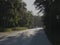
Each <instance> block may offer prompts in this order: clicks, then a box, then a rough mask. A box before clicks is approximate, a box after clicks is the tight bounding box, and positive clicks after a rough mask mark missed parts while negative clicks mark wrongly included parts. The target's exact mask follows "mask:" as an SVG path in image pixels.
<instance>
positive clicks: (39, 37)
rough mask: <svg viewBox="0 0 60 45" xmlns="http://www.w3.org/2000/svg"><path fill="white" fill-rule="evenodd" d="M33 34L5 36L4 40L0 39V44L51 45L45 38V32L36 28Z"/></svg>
mask: <svg viewBox="0 0 60 45" xmlns="http://www.w3.org/2000/svg"><path fill="white" fill-rule="evenodd" d="M35 32H36V33H35V35H33V34H30V35H29V36H28V35H25V33H27V32H25V33H21V34H20V33H19V34H18V35H17V36H10V37H5V39H4V40H1V41H0V45H51V43H50V42H49V40H48V39H47V37H46V35H45V32H44V31H43V30H42V29H41V30H38V31H37V30H36V31H35Z"/></svg>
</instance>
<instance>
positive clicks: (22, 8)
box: [0, 0, 33, 31]
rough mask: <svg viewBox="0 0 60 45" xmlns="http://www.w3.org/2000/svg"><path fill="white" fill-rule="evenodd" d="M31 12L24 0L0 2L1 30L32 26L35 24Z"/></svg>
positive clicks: (0, 0) (2, 0) (1, 0)
mask: <svg viewBox="0 0 60 45" xmlns="http://www.w3.org/2000/svg"><path fill="white" fill-rule="evenodd" d="M29 12H30V11H29ZM29 12H28V11H27V9H26V3H25V2H22V0H0V28H4V29H5V28H12V27H24V26H25V27H27V24H28V26H30V25H31V24H32V23H33V22H32V21H31V20H32V18H31V16H32V14H31V13H29ZM29 21H30V22H31V24H30V22H29ZM4 29H3V30H2V31H4ZM9 30H10V29H9Z"/></svg>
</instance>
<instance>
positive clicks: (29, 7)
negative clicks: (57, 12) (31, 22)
mask: <svg viewBox="0 0 60 45" xmlns="http://www.w3.org/2000/svg"><path fill="white" fill-rule="evenodd" d="M23 1H24V2H25V3H26V4H27V6H26V8H27V10H29V11H32V13H33V14H34V15H38V14H37V12H38V11H39V10H37V9H36V8H35V6H34V1H35V0H23ZM40 15H42V13H41V14H40Z"/></svg>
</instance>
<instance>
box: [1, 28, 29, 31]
mask: <svg viewBox="0 0 60 45" xmlns="http://www.w3.org/2000/svg"><path fill="white" fill-rule="evenodd" d="M26 29H28V28H27V27H13V28H4V29H0V30H3V31H1V32H12V31H20V30H26Z"/></svg>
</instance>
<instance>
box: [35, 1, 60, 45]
mask: <svg viewBox="0 0 60 45" xmlns="http://www.w3.org/2000/svg"><path fill="white" fill-rule="evenodd" d="M34 4H35V5H36V7H37V8H38V9H40V12H41V11H42V10H44V13H45V14H44V20H43V22H44V25H45V32H46V34H47V36H48V39H49V40H50V41H51V42H52V43H53V45H60V38H59V36H58V35H59V34H60V31H59V29H60V23H59V22H60V5H59V4H60V0H36V1H35V2H34ZM56 30H57V31H56ZM58 42H59V43H58Z"/></svg>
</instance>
